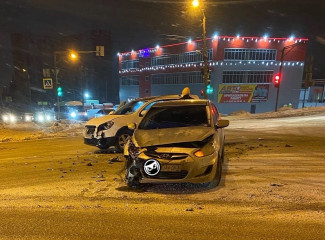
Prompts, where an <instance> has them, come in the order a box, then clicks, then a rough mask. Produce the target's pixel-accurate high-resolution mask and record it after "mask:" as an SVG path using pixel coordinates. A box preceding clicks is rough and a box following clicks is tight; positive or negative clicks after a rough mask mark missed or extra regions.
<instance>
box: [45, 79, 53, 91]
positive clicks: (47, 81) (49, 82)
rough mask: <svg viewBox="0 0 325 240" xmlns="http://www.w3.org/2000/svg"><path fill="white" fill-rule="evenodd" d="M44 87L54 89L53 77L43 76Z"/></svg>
mask: <svg viewBox="0 0 325 240" xmlns="http://www.w3.org/2000/svg"><path fill="white" fill-rule="evenodd" d="M43 87H44V89H53V81H52V78H43Z"/></svg>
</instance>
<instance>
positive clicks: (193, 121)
mask: <svg viewBox="0 0 325 240" xmlns="http://www.w3.org/2000/svg"><path fill="white" fill-rule="evenodd" d="M189 126H208V119H207V113H206V106H205V105H197V106H172V107H164V108H162V107H154V106H153V107H152V108H151V109H150V110H149V112H148V113H147V114H146V116H145V117H144V119H143V120H142V122H141V123H140V125H139V129H144V130H149V129H163V128H176V127H189Z"/></svg>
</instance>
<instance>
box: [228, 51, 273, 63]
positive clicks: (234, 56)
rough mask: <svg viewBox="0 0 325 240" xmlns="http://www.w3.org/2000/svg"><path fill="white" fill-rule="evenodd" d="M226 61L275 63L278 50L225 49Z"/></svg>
mask: <svg viewBox="0 0 325 240" xmlns="http://www.w3.org/2000/svg"><path fill="white" fill-rule="evenodd" d="M224 59H225V60H254V61H262V60H264V61H265V60H266V61H275V60H276V49H249V48H225V54H224Z"/></svg>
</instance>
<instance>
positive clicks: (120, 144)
mask: <svg viewBox="0 0 325 240" xmlns="http://www.w3.org/2000/svg"><path fill="white" fill-rule="evenodd" d="M132 134H133V132H132V131H131V130H123V131H121V132H119V133H118V134H117V135H116V143H115V147H116V149H117V150H118V151H119V152H123V150H124V146H125V144H126V143H127V141H128V139H129V138H130V137H131V136H132Z"/></svg>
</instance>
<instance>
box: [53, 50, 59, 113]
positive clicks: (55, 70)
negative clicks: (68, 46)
mask: <svg viewBox="0 0 325 240" xmlns="http://www.w3.org/2000/svg"><path fill="white" fill-rule="evenodd" d="M57 53H59V52H58V51H56V52H54V78H55V85H56V89H58V87H59V81H58V70H57V67H56V54H57ZM54 89H55V88H54ZM54 92H56V91H55V90H54ZM56 95H57V104H58V113H57V119H59V117H60V97H59V95H58V94H56Z"/></svg>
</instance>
